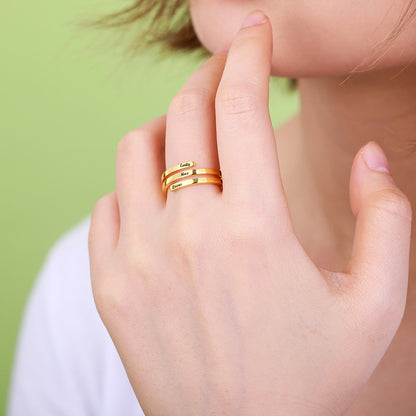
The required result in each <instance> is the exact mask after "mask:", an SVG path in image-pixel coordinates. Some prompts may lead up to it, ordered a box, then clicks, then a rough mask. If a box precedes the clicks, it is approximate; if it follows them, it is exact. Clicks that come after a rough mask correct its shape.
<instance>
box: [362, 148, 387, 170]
mask: <svg viewBox="0 0 416 416" xmlns="http://www.w3.org/2000/svg"><path fill="white" fill-rule="evenodd" d="M363 158H364V162H365V163H366V165H367V166H368V167H369V168H370V169H371V170H376V171H379V172H387V173H391V172H390V166H389V162H388V161H387V158H386V156H385V154H384V152H383V151H382V150H381V149H380V147H379V146H377V144H376V143H375V142H369V143H368V144H367V145H366V146H365V147H364V153H363Z"/></svg>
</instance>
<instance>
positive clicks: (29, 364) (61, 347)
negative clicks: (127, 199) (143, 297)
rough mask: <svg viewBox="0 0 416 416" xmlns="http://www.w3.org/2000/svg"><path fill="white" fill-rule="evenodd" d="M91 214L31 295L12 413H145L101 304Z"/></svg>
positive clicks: (61, 246) (48, 262)
mask: <svg viewBox="0 0 416 416" xmlns="http://www.w3.org/2000/svg"><path fill="white" fill-rule="evenodd" d="M89 226H90V217H87V218H85V219H84V220H82V221H81V222H79V223H78V224H77V225H76V226H75V227H74V228H72V229H71V230H69V231H67V232H66V233H64V234H63V235H62V236H61V237H60V238H59V239H58V240H57V241H56V242H55V244H54V245H53V246H52V247H51V249H50V250H49V252H48V254H47V256H46V259H45V262H44V264H43V266H42V268H41V270H40V272H39V274H38V276H37V279H36V282H35V284H34V286H33V289H32V292H31V294H30V297H29V299H28V301H27V304H26V308H25V313H24V317H23V321H22V324H21V328H20V333H19V338H18V344H17V348H16V353H15V358H14V365H13V372H12V378H11V384H10V390H9V398H8V409H7V415H8V416H49V415H56V416H58V415H59V416H84V415H90V416H92V415H99V416H110V415H111V416H116V415H117V416H130V415H134V416H138V415H139V416H140V415H144V413H143V411H142V409H141V408H140V405H139V403H138V401H137V399H136V396H135V394H134V392H133V389H132V387H131V385H130V383H129V381H128V378H127V375H126V372H125V370H124V367H123V364H122V362H121V360H120V357H119V355H118V353H117V350H116V349H115V347H114V344H113V342H112V340H111V338H110V335H109V334H108V332H107V330H106V328H105V326H104V324H103V323H102V321H101V319H100V316H99V315H98V312H97V310H96V308H95V304H94V299H93V296H92V290H91V281H90V267H89V257H88V231H89Z"/></svg>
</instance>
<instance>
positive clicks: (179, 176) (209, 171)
mask: <svg viewBox="0 0 416 416" xmlns="http://www.w3.org/2000/svg"><path fill="white" fill-rule="evenodd" d="M201 174H211V175H216V176H219V177H220V178H222V176H221V171H220V170H219V169H211V168H200V169H187V170H183V171H181V172H178V173H175V174H174V175H170V176H169V178H168V179H166V181H165V182H164V183H163V185H162V189H163V193H164V194H166V192H167V188H168V186H169V185H171V184H172V183H174V182H176V181H178V180H179V179H182V178H184V177H186V176H193V175H201Z"/></svg>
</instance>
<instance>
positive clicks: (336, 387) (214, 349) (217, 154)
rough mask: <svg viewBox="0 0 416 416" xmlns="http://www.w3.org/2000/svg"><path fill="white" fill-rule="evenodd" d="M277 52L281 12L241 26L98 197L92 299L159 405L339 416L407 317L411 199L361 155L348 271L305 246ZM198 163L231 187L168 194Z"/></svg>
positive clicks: (174, 415)
mask: <svg viewBox="0 0 416 416" xmlns="http://www.w3.org/2000/svg"><path fill="white" fill-rule="evenodd" d="M277 47H278V45H277ZM271 53H272V37H271V26H270V23H269V21H268V20H267V21H266V22H265V23H263V24H259V25H255V26H251V27H246V28H244V29H242V30H240V31H239V32H238V34H237V35H236V37H235V39H234V40H233V43H232V45H231V47H230V50H229V52H228V53H227V52H220V53H216V54H214V55H213V56H212V57H210V58H209V59H208V60H207V61H206V62H204V63H203V65H202V66H201V67H200V68H199V69H198V70H197V71H196V72H195V73H194V74H193V75H192V76H191V77H190V78H189V80H188V81H187V82H186V83H185V85H184V86H183V88H182V89H181V90H180V91H179V93H178V94H177V95H176V96H175V97H174V99H173V100H172V102H171V104H170V106H169V109H168V113H167V117H165V115H162V116H160V117H158V118H155V119H153V120H151V121H149V122H148V123H146V124H145V125H143V126H141V127H139V128H137V129H136V130H134V131H132V132H130V133H128V134H127V135H126V136H125V137H123V138H122V140H121V141H120V143H119V146H118V150H117V191H114V192H111V193H110V194H107V195H105V196H104V197H102V198H101V199H100V200H99V201H98V202H97V203H96V205H95V207H94V210H93V213H92V218H91V227H90V234H89V255H90V264H91V278H92V285H93V293H94V299H95V302H96V306H97V309H98V311H99V314H100V316H101V318H102V320H103V322H104V324H105V325H106V327H107V329H108V331H109V333H110V335H111V337H112V339H113V341H114V344H115V346H116V347H117V350H118V352H119V354H120V357H121V359H122V361H123V364H124V366H125V369H126V371H127V374H128V376H129V379H130V382H131V384H132V386H133V388H134V391H135V393H136V396H137V398H138V400H139V402H140V405H141V407H142V409H143V410H144V412H145V413H146V415H148V416H151V415H152V416H153V415H157V416H168V415H169V416H185V415H192V416H196V415H198V416H200V415H227V416H228V415H233V416H234V415H238V416H241V415H250V416H253V415H291V416H297V415H341V414H343V413H344V412H345V411H346V409H347V408H348V407H349V406H350V405H351V403H352V401H353V400H354V399H355V398H356V396H357V395H358V394H359V392H360V390H361V388H362V387H363V386H364V384H365V383H366V382H367V380H368V379H369V377H370V375H371V373H372V372H373V370H374V369H375V367H376V366H377V364H378V362H379V361H380V359H381V357H382V356H383V354H384V353H385V351H386V349H387V347H388V345H389V344H390V342H391V340H392V338H393V336H394V334H395V332H396V330H397V328H398V326H399V324H400V321H401V318H402V316H403V311H404V307H405V300H406V291H407V278H408V263H409V242H410V224H411V208H410V205H409V202H408V200H407V198H406V197H405V196H404V195H403V193H402V192H401V191H400V190H399V189H398V188H397V187H396V185H395V183H394V182H393V180H392V178H391V176H390V174H389V173H387V172H377V171H373V170H370V169H369V168H368V167H366V165H365V163H364V161H363V156H362V152H360V153H359V154H358V155H357V156H356V158H355V160H354V164H353V168H352V177H351V206H352V209H353V212H354V214H355V215H356V217H357V223H356V233H355V240H354V246H353V252H352V256H351V260H350V262H349V264H348V267H347V269H346V270H343V271H340V272H331V271H328V270H324V269H321V268H319V267H317V266H316V265H315V264H314V263H313V262H312V261H311V259H310V258H309V257H308V255H307V254H306V253H305V251H304V249H303V248H302V246H301V245H300V243H299V241H298V239H297V237H296V235H295V233H294V229H293V226H292V222H291V218H290V213H289V210H288V205H287V201H286V197H285V193H284V189H283V186H282V181H281V177H280V170H279V160H278V155H277V150H276V141H275V136H274V131H273V126H272V123H271V120H270V114H269V107H268V104H269V102H268V100H269V78H270V68H271ZM364 150H366V151H368V154H369V155H370V156H371V152H377V151H378V152H379V153H378V157H379V158H382V157H383V154H382V153H380V148H378V146H377V145H376V144H374V143H370V144H369V145H367V146H366V147H365V148H364ZM375 155H376V156H377V154H375ZM165 159H166V160H165ZM188 160H195V162H196V167H204V168H207V167H209V168H217V169H220V168H221V172H222V178H223V189H222V190H221V188H220V187H218V186H217V185H212V184H211V185H204V186H189V187H186V188H183V189H179V190H178V191H175V192H172V191H168V194H167V196H166V197H165V196H164V195H163V193H162V190H161V182H160V177H161V174H162V172H163V171H164V170H165V169H167V168H169V167H171V166H173V165H176V164H178V163H181V162H185V161H188ZM165 161H166V163H165ZM305 209H308V207H305Z"/></svg>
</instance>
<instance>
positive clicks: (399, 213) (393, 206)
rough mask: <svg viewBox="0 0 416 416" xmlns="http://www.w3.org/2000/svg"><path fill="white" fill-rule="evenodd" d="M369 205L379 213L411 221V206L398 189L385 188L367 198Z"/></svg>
mask: <svg viewBox="0 0 416 416" xmlns="http://www.w3.org/2000/svg"><path fill="white" fill-rule="evenodd" d="M369 199H370V200H369V205H370V206H373V207H375V208H377V209H378V210H379V211H380V212H381V213H384V214H388V215H393V216H396V217H400V218H403V219H405V220H411V219H412V205H411V203H410V201H409V199H408V197H407V196H406V195H405V194H404V193H403V192H401V191H400V190H398V189H394V188H387V189H382V190H380V191H376V192H374V193H372V194H371V195H370V196H369Z"/></svg>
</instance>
